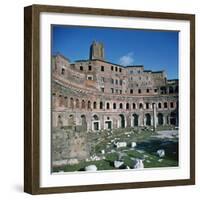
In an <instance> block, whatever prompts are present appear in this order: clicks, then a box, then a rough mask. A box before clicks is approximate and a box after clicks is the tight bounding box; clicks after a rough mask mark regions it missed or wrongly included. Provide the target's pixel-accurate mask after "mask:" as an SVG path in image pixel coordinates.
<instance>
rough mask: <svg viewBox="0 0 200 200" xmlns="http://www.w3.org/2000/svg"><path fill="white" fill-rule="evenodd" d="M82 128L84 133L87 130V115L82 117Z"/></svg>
mask: <svg viewBox="0 0 200 200" xmlns="http://www.w3.org/2000/svg"><path fill="white" fill-rule="evenodd" d="M81 126H82V129H83V131H86V130H87V121H86V117H85V115H81Z"/></svg>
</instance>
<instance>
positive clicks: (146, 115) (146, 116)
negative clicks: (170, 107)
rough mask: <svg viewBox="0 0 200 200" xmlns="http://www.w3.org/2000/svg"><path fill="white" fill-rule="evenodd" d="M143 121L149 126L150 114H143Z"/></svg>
mask: <svg viewBox="0 0 200 200" xmlns="http://www.w3.org/2000/svg"><path fill="white" fill-rule="evenodd" d="M145 122H146V123H145V124H146V126H151V115H150V114H149V113H147V114H145Z"/></svg>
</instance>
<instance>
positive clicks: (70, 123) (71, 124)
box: [68, 115, 76, 126]
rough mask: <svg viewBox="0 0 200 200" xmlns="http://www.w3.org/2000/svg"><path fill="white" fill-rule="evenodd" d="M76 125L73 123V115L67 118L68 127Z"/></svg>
mask: <svg viewBox="0 0 200 200" xmlns="http://www.w3.org/2000/svg"><path fill="white" fill-rule="evenodd" d="M75 124H76V123H75V119H74V115H70V116H69V120H68V125H69V126H74V125H75Z"/></svg>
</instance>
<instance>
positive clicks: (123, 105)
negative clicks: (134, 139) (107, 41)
mask: <svg viewBox="0 0 200 200" xmlns="http://www.w3.org/2000/svg"><path fill="white" fill-rule="evenodd" d="M104 53H105V52H104V47H103V44H101V43H98V42H93V44H92V45H91V47H90V58H89V59H88V60H78V61H76V62H74V63H70V61H69V59H67V58H65V57H64V56H62V55H60V54H57V55H55V56H53V58H52V126H53V128H56V127H66V128H67V127H69V128H70V127H75V128H76V129H77V130H78V129H79V130H83V131H99V130H102V129H116V128H125V127H137V126H152V127H153V126H154V127H157V126H168V125H170V126H178V80H168V79H167V77H166V73H165V71H151V70H146V69H144V66H142V65H139V66H135V65H134V66H121V65H118V64H114V63H111V62H109V61H106V60H105V57H104Z"/></svg>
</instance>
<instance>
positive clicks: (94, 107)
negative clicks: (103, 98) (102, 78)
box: [93, 101, 97, 109]
mask: <svg viewBox="0 0 200 200" xmlns="http://www.w3.org/2000/svg"><path fill="white" fill-rule="evenodd" d="M93 109H97V102H96V101H94V102H93Z"/></svg>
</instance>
